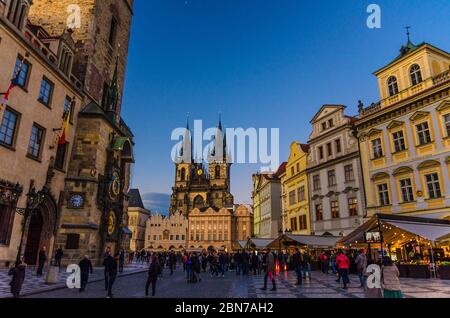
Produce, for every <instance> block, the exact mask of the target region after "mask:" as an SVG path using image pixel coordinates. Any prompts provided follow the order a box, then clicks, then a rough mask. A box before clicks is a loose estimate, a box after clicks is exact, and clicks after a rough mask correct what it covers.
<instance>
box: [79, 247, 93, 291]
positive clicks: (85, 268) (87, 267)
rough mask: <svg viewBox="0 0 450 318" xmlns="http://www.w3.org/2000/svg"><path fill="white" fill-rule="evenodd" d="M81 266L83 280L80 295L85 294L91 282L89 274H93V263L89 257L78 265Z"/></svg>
mask: <svg viewBox="0 0 450 318" xmlns="http://www.w3.org/2000/svg"><path fill="white" fill-rule="evenodd" d="M78 266H80V276H81V277H80V278H81V288H80V293H81V292H84V290H85V289H86V285H87V283H88V281H89V274H92V263H91V260H90V259H89V257H88V256H87V255H85V256H84V258H83V259H82V260H81V261H80V263H78Z"/></svg>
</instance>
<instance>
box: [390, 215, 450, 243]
mask: <svg viewBox="0 0 450 318" xmlns="http://www.w3.org/2000/svg"><path fill="white" fill-rule="evenodd" d="M383 222H385V223H388V224H390V225H393V226H395V227H398V228H399V229H402V230H404V231H407V232H409V233H411V234H416V235H419V236H421V237H423V238H425V239H427V240H429V241H433V242H435V241H439V240H440V239H444V238H446V237H447V236H448V235H450V224H443V223H441V224H439V223H419V222H409V221H392V220H383Z"/></svg>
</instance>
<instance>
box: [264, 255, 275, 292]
mask: <svg viewBox="0 0 450 318" xmlns="http://www.w3.org/2000/svg"><path fill="white" fill-rule="evenodd" d="M265 257H266V260H265V264H266V266H265V271H266V274H265V275H264V287H263V288H261V290H267V280H268V279H270V280H271V281H272V289H271V291H276V290H277V285H276V282H275V256H274V255H273V253H272V252H271V251H270V248H268V249H267V253H266V256H265Z"/></svg>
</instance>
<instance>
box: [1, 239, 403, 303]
mask: <svg viewBox="0 0 450 318" xmlns="http://www.w3.org/2000/svg"><path fill="white" fill-rule="evenodd" d="M63 255H64V252H63V251H62V249H58V250H56V252H55V257H54V261H53V266H57V267H60V266H61V258H62V257H63ZM46 262H47V253H46V250H45V248H43V249H42V250H41V251H40V253H39V257H38V265H37V267H36V275H37V276H42V275H43V268H44V265H45V263H46ZM126 263H137V264H144V265H145V264H147V265H148V277H147V281H146V284H145V295H146V296H147V297H149V295H150V287H151V295H152V296H155V295H156V285H157V281H158V279H159V278H162V275H163V272H164V269H167V271H168V274H169V276H171V275H173V274H174V271H175V270H176V268H177V267H178V266H182V268H183V271H184V273H185V275H186V282H187V283H188V284H197V283H200V282H201V281H202V276H203V275H205V274H206V275H208V274H209V275H210V277H211V278H213V279H220V278H222V277H225V275H231V274H232V275H238V276H240V275H242V276H249V275H255V276H259V275H264V286H262V288H261V289H262V290H266V289H267V284H268V282H269V281H270V282H271V283H272V289H271V290H272V291H276V290H277V286H276V278H277V274H278V273H279V272H287V271H293V272H295V274H296V280H297V281H296V285H297V286H301V285H302V284H303V281H304V280H306V279H308V280H309V281H310V282H311V283H313V281H312V276H313V275H312V269H313V257H312V256H311V255H310V254H309V253H308V252H307V251H300V250H299V249H295V250H294V251H293V252H292V253H287V252H275V251H271V250H270V249H269V248H267V249H265V250H263V251H261V252H248V251H246V250H244V251H242V252H241V251H238V252H236V253H226V252H224V251H215V250H208V251H203V252H185V253H181V252H173V251H170V252H150V251H146V250H141V251H136V252H131V253H129V254H128V255H127V254H126V252H125V251H124V250H119V251H118V252H116V253H115V254H114V255H112V254H111V249H110V248H107V249H106V251H105V254H104V259H103V267H104V277H105V291H106V293H107V297H109V298H111V297H113V293H112V291H113V286H114V283H115V280H116V278H117V276H118V274H119V273H122V272H123V270H124V266H125V264H126ZM373 263H374V261H373V260H372V259H371V258H370V257H368V256H367V255H366V252H365V251H364V250H360V251H342V250H330V251H323V252H321V253H320V254H319V255H318V256H317V259H315V261H314V264H315V265H316V264H317V266H318V270H320V271H322V273H323V274H329V275H330V274H331V275H335V277H336V282H337V283H339V284H340V286H341V287H342V288H343V289H344V290H347V289H348V287H349V284H350V274H357V275H358V280H359V281H358V284H359V286H360V287H361V288H364V290H365V293H366V297H369V298H375V297H384V298H402V297H403V295H402V292H401V286H400V279H399V276H400V274H399V270H398V268H397V267H396V266H395V264H393V262H392V260H391V259H390V258H389V257H387V256H386V257H384V258H383V259H382V262H381V264H380V265H381V285H380V287H379V288H367V284H366V280H367V278H368V276H369V275H370V273H368V272H367V267H368V266H369V265H370V264H373ZM79 267H80V274H81V288H80V289H79V290H80V292H84V291H85V289H86V286H87V284H88V281H89V276H90V275H91V274H92V273H93V267H92V263H91V261H90V259H89V257H88V256H84V257H83V258H82V260H81V261H80V262H79ZM314 267H315V266H314ZM26 269H27V265H26V264H25V263H24V262H23V260H21V261H19V262H17V263H16V264H15V265H14V266H13V267H12V268H11V269H10V271H9V275H10V276H11V277H12V280H11V283H10V286H11V293H12V295H13V297H15V298H18V297H19V296H20V292H21V289H22V285H23V283H24V281H25V277H26V272H27V271H26ZM315 269H316V268H315Z"/></svg>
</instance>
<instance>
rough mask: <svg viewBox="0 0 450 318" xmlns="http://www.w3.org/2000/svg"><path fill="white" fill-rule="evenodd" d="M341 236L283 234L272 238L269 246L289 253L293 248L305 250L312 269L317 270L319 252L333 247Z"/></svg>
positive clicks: (292, 251) (291, 252)
mask: <svg viewBox="0 0 450 318" xmlns="http://www.w3.org/2000/svg"><path fill="white" fill-rule="evenodd" d="M341 238H342V237H341V236H326V235H323V236H317V235H294V234H283V235H281V236H280V237H278V238H277V239H276V240H274V241H273V242H272V243H271V244H270V245H269V247H271V248H272V249H275V250H279V251H283V250H284V251H285V252H286V253H288V254H291V255H292V254H293V253H294V250H295V248H299V249H301V250H303V251H307V252H308V253H309V254H310V256H311V260H312V262H311V266H312V269H313V270H317V269H319V265H318V262H317V259H318V257H319V255H320V253H321V252H323V251H329V250H331V249H334V248H335V247H336V243H337V242H338V241H339V240H340V239H341Z"/></svg>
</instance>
